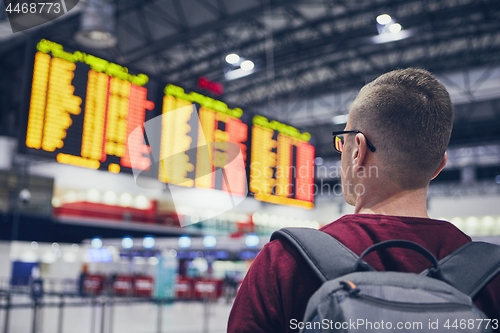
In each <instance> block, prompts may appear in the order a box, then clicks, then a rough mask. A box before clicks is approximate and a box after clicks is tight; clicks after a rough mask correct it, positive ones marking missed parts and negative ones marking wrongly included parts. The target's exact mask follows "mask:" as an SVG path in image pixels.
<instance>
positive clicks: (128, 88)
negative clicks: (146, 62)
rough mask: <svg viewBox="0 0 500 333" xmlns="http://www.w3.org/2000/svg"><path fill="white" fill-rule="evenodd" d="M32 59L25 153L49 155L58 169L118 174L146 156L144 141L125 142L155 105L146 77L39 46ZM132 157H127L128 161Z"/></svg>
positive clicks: (89, 57) (86, 56) (48, 45)
mask: <svg viewBox="0 0 500 333" xmlns="http://www.w3.org/2000/svg"><path fill="white" fill-rule="evenodd" d="M37 50H38V52H36V54H35V57H34V58H35V59H34V67H33V79H32V84H31V98H30V105H29V114H28V124H27V129H26V140H25V142H26V147H27V148H30V149H33V150H38V151H41V152H46V153H53V154H54V155H55V158H56V160H57V161H58V162H59V163H63V164H71V165H76V166H81V167H86V168H91V169H108V171H110V172H113V173H118V172H120V170H121V169H122V168H131V162H130V160H131V158H134V156H133V155H134V154H135V155H137V158H138V159H140V157H142V155H143V154H147V153H148V151H149V148H148V146H147V145H146V144H145V142H144V140H143V137H139V138H137V140H136V142H132V141H130V140H128V137H129V135H130V133H131V131H132V130H134V129H135V128H136V127H137V126H141V125H142V124H143V123H144V121H145V118H146V112H147V111H151V110H153V109H154V107H155V104H154V103H153V102H152V101H150V100H148V90H147V88H146V87H144V85H145V84H146V83H147V82H148V77H147V76H146V75H145V74H138V75H131V74H129V73H128V69H127V68H125V67H122V66H120V65H117V64H113V63H110V62H108V61H106V60H104V59H100V58H98V57H95V56H92V55H89V54H86V53H84V52H80V51H76V52H73V53H70V52H66V51H65V50H64V49H63V47H62V45H60V44H57V43H55V42H51V41H48V40H42V41H41V42H40V43H38V45H37ZM131 155H132V156H131Z"/></svg>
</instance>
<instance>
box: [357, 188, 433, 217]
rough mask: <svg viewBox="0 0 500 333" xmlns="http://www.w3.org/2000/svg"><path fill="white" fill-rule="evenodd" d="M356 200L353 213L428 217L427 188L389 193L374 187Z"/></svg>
mask: <svg viewBox="0 0 500 333" xmlns="http://www.w3.org/2000/svg"><path fill="white" fill-rule="evenodd" d="M369 192H371V191H367V193H365V194H364V195H363V196H360V197H358V198H357V200H356V205H355V207H354V213H355V214H381V215H393V216H411V217H423V218H429V215H428V214H427V188H421V189H417V190H408V191H397V192H395V193H390V192H388V191H385V192H384V191H381V190H377V189H375V191H373V192H372V194H370V193H369Z"/></svg>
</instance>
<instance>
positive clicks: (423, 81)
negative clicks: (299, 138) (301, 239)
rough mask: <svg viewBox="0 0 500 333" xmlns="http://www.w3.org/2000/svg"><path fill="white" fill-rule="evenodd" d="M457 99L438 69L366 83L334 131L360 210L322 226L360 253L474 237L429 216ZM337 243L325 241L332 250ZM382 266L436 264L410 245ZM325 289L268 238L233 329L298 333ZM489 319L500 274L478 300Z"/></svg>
mask: <svg viewBox="0 0 500 333" xmlns="http://www.w3.org/2000/svg"><path fill="white" fill-rule="evenodd" d="M452 124H453V106H452V103H451V100H450V96H449V94H448V92H447V91H446V89H445V87H444V86H443V85H442V84H441V83H440V82H439V81H437V80H436V78H434V76H432V75H431V74H430V73H429V72H427V71H425V70H421V69H412V68H409V69H404V70H396V71H392V72H389V73H386V74H384V75H382V76H380V77H378V78H377V79H376V80H374V81H373V82H371V83H369V84H367V85H365V86H364V87H363V88H362V89H361V91H360V92H359V94H358V96H357V97H356V99H355V101H354V103H353V104H352V106H351V109H350V111H349V117H348V121H347V124H346V127H345V131H344V132H343V133H334V134H336V135H335V136H334V145H335V149H336V150H337V151H338V152H340V153H341V154H342V155H341V165H342V187H343V191H344V197H345V200H346V201H347V203H349V204H351V205H353V206H354V207H355V213H354V214H352V215H345V216H343V217H341V218H339V219H338V220H336V221H334V222H332V223H330V224H328V225H326V226H324V227H323V228H322V229H321V230H322V231H323V232H325V233H327V234H330V235H331V236H333V237H335V238H337V239H338V240H339V241H340V242H342V243H343V244H344V245H346V246H347V247H348V248H350V249H351V250H352V251H353V252H354V253H356V254H357V255H360V254H361V253H362V252H363V251H364V250H365V249H366V248H368V247H369V246H370V245H373V244H376V243H379V242H382V241H385V240H389V239H406V240H410V241H413V242H416V243H418V244H420V245H422V246H423V247H425V248H426V249H428V250H429V251H430V252H431V253H433V254H434V256H436V257H437V258H438V259H442V258H444V257H446V256H447V255H448V254H450V253H451V252H453V251H454V250H455V249H457V248H459V247H460V246H462V245H463V244H465V243H467V242H470V241H471V239H470V237H469V236H467V235H465V234H464V233H462V232H461V231H460V230H459V229H457V228H456V227H455V226H454V225H452V224H451V223H449V222H446V221H440V220H434V219H430V218H429V216H428V215H427V209H426V199H427V189H428V186H429V182H430V181H431V180H432V179H433V178H435V177H436V176H437V175H438V174H439V172H440V171H441V170H442V169H443V168H444V166H445V165H446V154H445V151H446V147H447V145H448V142H449V140H450V135H451V129H452ZM327 250H328V249H325V251H327ZM365 260H366V262H367V263H368V264H370V265H371V266H372V267H374V268H375V269H377V270H381V271H382V270H394V271H404V272H414V273H420V272H421V271H423V270H424V269H426V268H428V266H429V263H428V262H427V260H426V259H425V258H423V257H421V256H420V255H418V254H416V253H413V251H407V250H404V249H388V250H386V251H379V252H377V253H373V254H370V255H369V256H368V257H367V258H365ZM319 287H320V281H319V280H318V279H317V278H316V276H315V275H314V273H313V272H312V271H311V269H310V268H309V267H308V266H307V265H306V263H305V261H304V260H303V259H302V258H301V257H300V256H299V254H298V253H297V251H296V250H295V249H293V248H292V247H291V245H289V244H288V243H286V241H282V240H280V239H278V240H275V241H272V242H270V243H268V244H266V245H265V246H264V248H263V249H262V251H261V252H260V253H259V255H258V256H257V258H256V259H255V261H254V263H253V264H252V267H251V268H250V270H249V271H248V273H247V276H246V277H245V280H244V281H243V284H242V286H241V288H240V290H239V292H238V294H237V296H236V299H235V302H234V305H233V308H232V311H231V314H230V317H229V323H228V332H230V333H244V332H251V333H258V332H266V333H269V332H297V331H298V329H293V328H294V326H293V325H292V324H291V323H293V322H295V321H298V322H300V321H302V319H303V316H304V313H305V308H306V304H307V301H308V299H309V298H310V297H311V296H312V294H313V293H314V292H315V291H316V290H317V289H318V288H319ZM474 301H475V303H476V305H478V306H479V307H480V308H481V309H482V310H483V311H484V312H485V313H486V314H487V315H488V316H489V317H490V318H492V319H493V318H495V319H497V318H500V277H496V278H495V279H494V280H493V281H492V282H491V283H490V284H489V285H488V286H487V287H485V288H484V290H483V291H481V292H480V293H479V294H478V295H477V296H476V298H475V299H474Z"/></svg>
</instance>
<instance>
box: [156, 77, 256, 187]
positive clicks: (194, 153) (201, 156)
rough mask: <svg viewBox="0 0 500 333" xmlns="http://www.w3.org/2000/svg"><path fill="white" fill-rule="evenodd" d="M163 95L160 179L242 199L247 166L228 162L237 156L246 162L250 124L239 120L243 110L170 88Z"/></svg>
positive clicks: (173, 87)
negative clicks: (222, 191) (215, 190)
mask: <svg viewBox="0 0 500 333" xmlns="http://www.w3.org/2000/svg"><path fill="white" fill-rule="evenodd" d="M164 93H165V94H164V97H163V108H162V115H163V117H162V131H161V132H162V133H161V145H160V165H159V168H158V179H159V180H160V181H162V182H165V183H171V184H176V185H179V186H185V187H196V188H203V189H220V190H224V191H226V192H231V193H232V194H234V195H240V196H244V195H245V194H246V171H245V168H239V167H237V166H235V165H233V164H231V163H230V162H231V161H232V160H233V159H234V158H235V156H236V155H237V154H238V153H240V152H241V155H242V158H243V161H244V162H245V164H246V149H247V146H246V141H247V133H248V126H247V125H246V124H245V123H243V122H242V121H241V119H239V118H240V117H241V116H242V114H243V112H242V111H241V109H237V108H236V109H229V108H228V107H227V105H226V104H224V103H222V102H220V101H217V100H214V99H212V98H210V97H207V96H203V95H200V94H198V93H193V92H192V93H189V94H187V93H185V92H184V89H182V88H181V87H177V86H174V85H167V87H166V88H165V90H164ZM235 147H237V148H239V149H235ZM236 150H237V151H236ZM216 170H222V172H216ZM228 184H231V186H230V187H229V186H228Z"/></svg>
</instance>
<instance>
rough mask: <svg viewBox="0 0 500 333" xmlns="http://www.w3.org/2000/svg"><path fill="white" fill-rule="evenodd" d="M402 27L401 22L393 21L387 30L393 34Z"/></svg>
mask: <svg viewBox="0 0 500 333" xmlns="http://www.w3.org/2000/svg"><path fill="white" fill-rule="evenodd" d="M401 29H403V27H401V24H399V23H393V24H391V25H390V26H389V31H390V32H392V33H393V34H397V33H398V32H400V31H401Z"/></svg>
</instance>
